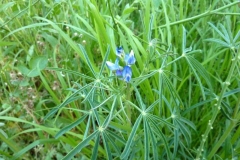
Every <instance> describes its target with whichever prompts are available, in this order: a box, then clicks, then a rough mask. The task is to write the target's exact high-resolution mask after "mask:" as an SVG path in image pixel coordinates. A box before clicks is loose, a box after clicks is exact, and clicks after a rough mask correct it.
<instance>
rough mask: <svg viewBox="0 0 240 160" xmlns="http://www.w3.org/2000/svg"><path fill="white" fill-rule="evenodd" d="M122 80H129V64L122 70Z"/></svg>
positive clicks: (130, 75)
mask: <svg viewBox="0 0 240 160" xmlns="http://www.w3.org/2000/svg"><path fill="white" fill-rule="evenodd" d="M122 77H123V80H124V81H126V82H130V80H131V77H132V69H131V67H129V66H125V67H124V68H123V71H122Z"/></svg>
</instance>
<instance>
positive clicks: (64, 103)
mask: <svg viewBox="0 0 240 160" xmlns="http://www.w3.org/2000/svg"><path fill="white" fill-rule="evenodd" d="M92 83H93V82H92ZM92 83H89V84H88V85H85V86H84V87H82V88H80V89H78V90H77V91H76V92H74V93H73V94H72V95H71V96H69V97H68V98H66V99H65V101H64V102H62V103H61V104H60V105H58V106H57V107H55V108H54V109H52V110H51V111H50V112H48V113H47V115H46V116H45V117H44V119H43V120H46V119H48V118H49V117H50V116H52V115H53V114H55V113H56V112H57V111H58V110H59V109H61V108H62V107H64V106H65V105H67V104H69V103H71V102H72V101H74V100H75V99H74V97H75V96H76V95H78V94H79V92H81V91H83V90H84V89H86V88H88V87H89V86H91V84H92Z"/></svg>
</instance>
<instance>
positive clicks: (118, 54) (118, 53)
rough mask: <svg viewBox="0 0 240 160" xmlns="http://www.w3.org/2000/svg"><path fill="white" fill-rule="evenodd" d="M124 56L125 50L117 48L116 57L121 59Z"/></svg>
mask: <svg viewBox="0 0 240 160" xmlns="http://www.w3.org/2000/svg"><path fill="white" fill-rule="evenodd" d="M122 54H123V48H122V47H117V48H116V55H117V56H118V57H121V56H122Z"/></svg>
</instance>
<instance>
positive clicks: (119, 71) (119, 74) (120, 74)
mask: <svg viewBox="0 0 240 160" xmlns="http://www.w3.org/2000/svg"><path fill="white" fill-rule="evenodd" d="M122 72H123V71H122V70H121V69H117V70H116V75H117V76H119V77H122Z"/></svg>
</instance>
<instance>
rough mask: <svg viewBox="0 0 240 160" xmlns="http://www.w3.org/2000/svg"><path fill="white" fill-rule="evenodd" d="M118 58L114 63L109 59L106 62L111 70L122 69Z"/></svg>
mask: <svg viewBox="0 0 240 160" xmlns="http://www.w3.org/2000/svg"><path fill="white" fill-rule="evenodd" d="M118 62H119V60H118V58H117V59H116V60H115V63H112V62H110V61H107V62H106V64H107V66H108V68H109V69H110V70H111V71H115V70H118V69H120V66H119V65H118Z"/></svg>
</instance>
